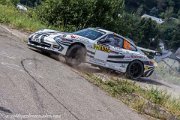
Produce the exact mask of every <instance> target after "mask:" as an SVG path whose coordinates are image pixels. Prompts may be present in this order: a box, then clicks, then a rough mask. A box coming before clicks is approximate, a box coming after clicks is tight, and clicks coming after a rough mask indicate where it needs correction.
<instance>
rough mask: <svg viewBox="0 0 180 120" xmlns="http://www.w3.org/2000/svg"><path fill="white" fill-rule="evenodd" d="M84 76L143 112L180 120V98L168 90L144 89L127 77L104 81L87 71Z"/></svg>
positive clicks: (162, 117) (153, 115)
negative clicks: (174, 96)
mask: <svg viewBox="0 0 180 120" xmlns="http://www.w3.org/2000/svg"><path fill="white" fill-rule="evenodd" d="M83 76H84V77H85V78H86V79H87V80H88V81H90V82H91V83H93V84H94V85H96V86H98V87H100V88H101V89H103V90H105V91H106V92H108V93H109V94H110V95H111V96H113V97H116V98H117V99H119V100H121V101H123V102H124V103H125V104H127V105H128V106H130V107H131V108H133V109H134V110H136V111H137V112H139V113H141V114H145V115H148V116H149V117H152V118H155V119H162V120H167V119H173V120H180V100H177V99H173V98H172V97H171V96H170V95H168V94H167V93H166V92H163V91H160V90H157V89H154V88H152V89H143V88H142V87H140V86H139V85H137V84H136V83H135V82H132V81H128V80H126V79H120V78H119V79H113V78H112V79H110V80H105V81H104V80H102V79H101V78H99V77H97V76H95V75H93V74H90V73H85V74H83Z"/></svg>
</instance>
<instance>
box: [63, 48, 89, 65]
mask: <svg viewBox="0 0 180 120" xmlns="http://www.w3.org/2000/svg"><path fill="white" fill-rule="evenodd" d="M85 56H86V49H85V48H84V47H83V46H81V45H74V46H72V47H71V48H70V49H69V50H68V51H67V54H66V57H65V59H66V63H67V64H68V65H70V66H78V65H79V64H81V63H82V62H84V61H85Z"/></svg>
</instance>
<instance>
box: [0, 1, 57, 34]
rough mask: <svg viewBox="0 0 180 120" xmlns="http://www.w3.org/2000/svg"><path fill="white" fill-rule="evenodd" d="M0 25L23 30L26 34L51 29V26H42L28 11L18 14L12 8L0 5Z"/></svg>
mask: <svg viewBox="0 0 180 120" xmlns="http://www.w3.org/2000/svg"><path fill="white" fill-rule="evenodd" d="M0 23H3V24H6V25H9V26H11V27H15V28H17V29H21V30H25V31H27V32H33V31H37V30H39V29H43V28H52V27H51V26H48V25H46V24H43V23H42V22H41V21H39V20H38V19H37V17H36V16H35V14H33V11H31V10H30V9H29V10H28V12H20V11H18V10H17V9H16V8H15V7H14V6H11V5H1V4H0ZM55 29H57V28H55Z"/></svg>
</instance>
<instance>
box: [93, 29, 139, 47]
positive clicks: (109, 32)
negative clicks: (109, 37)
mask: <svg viewBox="0 0 180 120" xmlns="http://www.w3.org/2000/svg"><path fill="white" fill-rule="evenodd" d="M90 29H97V30H100V31H103V32H105V33H106V34H115V35H117V36H119V37H121V38H123V39H125V40H127V41H128V42H130V43H131V44H133V45H134V46H136V45H135V44H134V41H133V40H131V39H129V38H125V37H123V36H122V35H119V34H117V33H115V32H112V31H109V30H105V29H102V28H99V27H97V28H90Z"/></svg>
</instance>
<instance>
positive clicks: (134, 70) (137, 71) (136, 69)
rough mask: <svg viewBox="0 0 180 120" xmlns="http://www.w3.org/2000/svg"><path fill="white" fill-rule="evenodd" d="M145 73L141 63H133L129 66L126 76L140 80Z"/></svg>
mask: <svg viewBox="0 0 180 120" xmlns="http://www.w3.org/2000/svg"><path fill="white" fill-rule="evenodd" d="M143 73H144V66H143V64H142V63H141V62H140V61H133V62H131V63H130V64H129V65H128V68H127V71H126V76H127V78H130V79H138V78H140V77H142V75H143Z"/></svg>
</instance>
